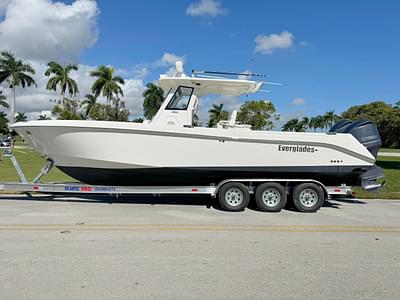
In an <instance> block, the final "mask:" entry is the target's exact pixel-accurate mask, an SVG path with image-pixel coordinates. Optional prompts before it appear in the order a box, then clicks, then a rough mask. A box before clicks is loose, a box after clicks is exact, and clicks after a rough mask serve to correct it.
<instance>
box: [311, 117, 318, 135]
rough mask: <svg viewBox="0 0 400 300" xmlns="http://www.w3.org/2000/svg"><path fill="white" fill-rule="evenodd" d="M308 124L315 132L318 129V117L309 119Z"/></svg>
mask: <svg viewBox="0 0 400 300" xmlns="http://www.w3.org/2000/svg"><path fill="white" fill-rule="evenodd" d="M309 124H310V128H312V129H313V130H314V132H315V131H316V130H317V128H318V117H311V118H310V123H309Z"/></svg>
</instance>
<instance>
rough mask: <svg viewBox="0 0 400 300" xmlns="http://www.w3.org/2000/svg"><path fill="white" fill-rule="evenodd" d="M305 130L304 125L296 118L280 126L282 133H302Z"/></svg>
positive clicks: (305, 126)
mask: <svg viewBox="0 0 400 300" xmlns="http://www.w3.org/2000/svg"><path fill="white" fill-rule="evenodd" d="M307 119H308V118H307ZM306 129H307V125H306V123H304V122H303V120H302V121H300V120H299V119H298V118H294V119H290V120H289V121H287V122H286V123H285V124H284V125H283V126H282V130H283V131H296V132H304V131H306Z"/></svg>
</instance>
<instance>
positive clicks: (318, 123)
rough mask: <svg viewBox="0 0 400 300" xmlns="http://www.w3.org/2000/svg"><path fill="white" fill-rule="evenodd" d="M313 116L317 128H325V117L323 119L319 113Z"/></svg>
mask: <svg viewBox="0 0 400 300" xmlns="http://www.w3.org/2000/svg"><path fill="white" fill-rule="evenodd" d="M315 118H316V120H315V125H316V126H317V128H319V129H321V130H322V129H324V128H325V119H324V117H323V116H321V115H318V116H316V117H315Z"/></svg>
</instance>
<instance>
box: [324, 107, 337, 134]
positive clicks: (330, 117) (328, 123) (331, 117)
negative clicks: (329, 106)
mask: <svg viewBox="0 0 400 300" xmlns="http://www.w3.org/2000/svg"><path fill="white" fill-rule="evenodd" d="M323 117H324V120H325V128H326V129H329V128H331V127H332V126H333V124H334V123H336V122H337V121H338V120H339V119H340V117H339V116H338V115H337V114H335V111H334V110H330V111H328V112H326V113H325V115H324V116H323Z"/></svg>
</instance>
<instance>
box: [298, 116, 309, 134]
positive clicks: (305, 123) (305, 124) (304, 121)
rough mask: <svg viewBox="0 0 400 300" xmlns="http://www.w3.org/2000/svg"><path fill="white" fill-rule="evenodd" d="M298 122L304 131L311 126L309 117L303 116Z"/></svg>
mask: <svg viewBox="0 0 400 300" xmlns="http://www.w3.org/2000/svg"><path fill="white" fill-rule="evenodd" d="M300 123H301V125H302V127H304V131H306V130H307V129H308V128H310V127H311V126H310V118H308V117H303V118H302V119H301V122H300Z"/></svg>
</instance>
